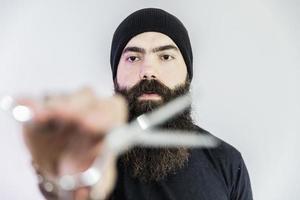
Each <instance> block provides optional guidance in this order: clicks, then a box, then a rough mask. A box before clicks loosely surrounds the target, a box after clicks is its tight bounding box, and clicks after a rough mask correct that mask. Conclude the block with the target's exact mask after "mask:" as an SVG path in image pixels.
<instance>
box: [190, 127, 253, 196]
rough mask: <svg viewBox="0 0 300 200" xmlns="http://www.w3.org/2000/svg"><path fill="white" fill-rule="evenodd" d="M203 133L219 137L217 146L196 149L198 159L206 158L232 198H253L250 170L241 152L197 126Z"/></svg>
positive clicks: (193, 152)
mask: <svg viewBox="0 0 300 200" xmlns="http://www.w3.org/2000/svg"><path fill="white" fill-rule="evenodd" d="M196 130H198V131H199V132H200V133H201V134H209V135H211V136H213V137H215V138H216V139H218V141H219V144H218V146H217V147H215V148H206V149H194V150H192V155H193V154H194V156H193V157H194V158H195V157H196V158H195V159H196V160H200V159H201V160H204V161H205V162H206V165H207V166H208V167H209V168H210V169H211V170H213V171H215V173H216V174H218V176H219V178H221V179H222V180H223V181H224V183H225V184H226V185H227V188H228V191H229V193H230V196H231V197H232V198H231V199H243V200H244V199H247V200H248V199H252V191H251V185H250V178H249V174H248V170H247V168H246V165H245V163H244V160H243V158H242V155H241V153H240V152H239V151H238V150H237V149H236V148H235V147H233V146H232V145H231V144H229V143H227V142H225V141H223V140H221V139H219V138H217V137H216V136H214V135H212V134H211V133H209V132H208V131H206V130H204V129H202V128H200V127H198V126H196Z"/></svg>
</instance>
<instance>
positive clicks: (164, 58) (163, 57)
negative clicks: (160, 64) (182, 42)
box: [160, 54, 174, 61]
mask: <svg viewBox="0 0 300 200" xmlns="http://www.w3.org/2000/svg"><path fill="white" fill-rule="evenodd" d="M160 59H161V60H163V61H168V60H173V59H174V57H173V56H171V55H168V54H164V55H161V56H160Z"/></svg>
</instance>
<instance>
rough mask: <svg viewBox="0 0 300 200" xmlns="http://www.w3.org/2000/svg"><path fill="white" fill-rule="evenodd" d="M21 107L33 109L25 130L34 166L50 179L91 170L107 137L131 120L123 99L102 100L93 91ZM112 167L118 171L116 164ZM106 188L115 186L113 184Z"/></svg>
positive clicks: (79, 194)
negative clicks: (127, 120)
mask: <svg viewBox="0 0 300 200" xmlns="http://www.w3.org/2000/svg"><path fill="white" fill-rule="evenodd" d="M20 103H22V104H25V105H27V106H29V107H30V108H31V109H32V111H33V115H34V116H33V119H32V120H31V121H30V122H29V123H28V124H25V125H24V126H23V132H24V138H25V142H26V144H27V146H28V148H29V150H30V153H31V155H32V159H33V163H34V166H35V167H36V170H37V171H38V172H39V173H41V174H43V175H44V176H47V177H48V178H50V179H52V178H56V177H58V176H62V175H66V174H74V173H78V172H82V171H84V170H86V169H87V168H89V167H90V166H91V164H92V162H93V161H94V159H95V158H96V157H97V156H99V155H101V148H102V146H103V137H104V136H105V134H106V133H107V132H108V131H109V130H111V129H112V128H114V127H116V126H120V125H122V124H123V123H125V122H126V119H127V106H126V102H125V100H124V99H123V98H121V97H119V96H114V97H111V98H109V99H99V98H97V97H96V96H95V95H94V94H93V93H92V91H91V90H89V89H84V90H80V91H78V92H76V93H74V94H72V95H60V96H50V97H47V98H45V100H44V101H43V102H36V101H33V100H29V99H23V100H20ZM112 160H115V158H114V159H112ZM111 165H112V166H111V167H110V168H111V169H114V168H115V166H114V165H115V163H114V162H112V163H111ZM108 169H109V168H108ZM104 173H105V172H104ZM107 173H108V174H111V173H114V172H107ZM108 179H112V178H108ZM105 184H107V185H112V186H113V184H112V183H108V182H107V183H105ZM101 187H103V188H105V187H107V186H103V185H102V186H101ZM110 189H111V188H110ZM76 193H77V194H78V195H76ZM86 193H87V192H86V191H77V192H76V191H75V198H76V199H77V198H78V199H79V198H80V199H84V198H82V197H84V196H86ZM76 196H77V197H76ZM79 196H80V197H79Z"/></svg>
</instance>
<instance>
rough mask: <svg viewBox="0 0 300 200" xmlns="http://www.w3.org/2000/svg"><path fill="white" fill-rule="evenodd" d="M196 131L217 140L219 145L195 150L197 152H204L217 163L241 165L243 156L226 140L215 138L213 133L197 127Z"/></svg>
mask: <svg viewBox="0 0 300 200" xmlns="http://www.w3.org/2000/svg"><path fill="white" fill-rule="evenodd" d="M195 130H196V131H198V132H199V133H200V134H205V135H210V136H212V137H214V138H216V139H217V141H218V145H217V146H216V147H214V148H205V149H195V151H196V152H197V151H203V153H204V154H205V155H206V156H209V157H210V159H213V160H214V161H215V162H221V163H222V164H224V165H230V164H234V163H239V162H240V161H241V160H242V155H241V153H240V152H239V150H237V149H236V148H235V147H234V146H232V145H231V144H229V143H227V142H225V141H224V140H222V139H220V138H218V137H216V136H214V135H213V134H212V133H210V132H208V131H206V130H204V129H202V128H200V127H199V126H196V125H195Z"/></svg>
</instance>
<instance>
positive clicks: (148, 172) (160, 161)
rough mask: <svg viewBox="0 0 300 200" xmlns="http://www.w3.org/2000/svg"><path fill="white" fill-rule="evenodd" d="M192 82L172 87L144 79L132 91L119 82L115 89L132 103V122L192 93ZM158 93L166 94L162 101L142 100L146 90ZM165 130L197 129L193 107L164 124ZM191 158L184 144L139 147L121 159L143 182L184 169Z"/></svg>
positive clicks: (162, 126)
mask: <svg viewBox="0 0 300 200" xmlns="http://www.w3.org/2000/svg"><path fill="white" fill-rule="evenodd" d="M189 88H190V82H189V81H188V79H187V80H186V82H185V84H182V85H179V86H177V87H176V88H175V89H173V90H171V89H169V88H168V87H166V86H165V85H163V84H162V83H160V82H159V81H156V80H142V81H141V82H139V83H138V84H136V85H135V86H134V87H132V88H131V89H130V90H125V89H120V88H119V87H118V85H117V84H115V92H116V93H119V94H121V95H123V96H124V97H125V98H126V99H127V101H128V104H129V121H132V120H134V119H135V118H136V117H138V116H139V115H141V114H143V113H146V112H150V111H152V110H153V109H156V108H158V107H160V106H162V105H164V104H165V103H167V102H169V101H171V100H172V99H174V98H176V97H179V96H181V95H183V94H186V93H188V92H189ZM147 92H151V93H156V94H158V95H160V96H161V97H162V100H161V101H139V100H138V97H139V96H140V95H141V94H143V93H147ZM158 128H161V129H168V130H170V129H174V130H193V129H194V124H193V121H192V118H191V107H189V108H188V109H186V110H185V111H184V112H183V113H181V114H179V115H177V116H175V117H173V118H172V119H170V120H168V121H167V122H165V123H163V124H162V125H160V126H159V127H158ZM188 158H189V151H188V149H187V148H184V147H177V148H145V147H135V148H133V149H131V150H130V151H129V152H127V153H125V154H124V155H122V156H121V161H122V162H123V164H124V165H125V167H126V169H127V170H128V171H129V172H130V173H131V174H132V176H133V177H134V178H137V179H139V180H140V181H142V182H150V181H159V180H162V179H165V178H166V177H167V176H168V175H170V174H175V173H176V171H178V170H179V169H181V168H183V167H184V166H185V164H186V163H187V161H188Z"/></svg>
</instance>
